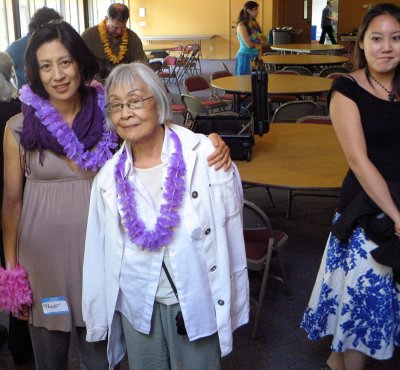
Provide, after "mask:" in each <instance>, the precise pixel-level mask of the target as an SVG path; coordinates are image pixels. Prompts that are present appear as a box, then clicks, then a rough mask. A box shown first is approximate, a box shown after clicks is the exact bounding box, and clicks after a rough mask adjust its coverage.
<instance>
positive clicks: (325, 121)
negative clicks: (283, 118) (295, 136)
mask: <svg viewBox="0 0 400 370" xmlns="http://www.w3.org/2000/svg"><path fill="white" fill-rule="evenodd" d="M297 123H314V124H318V125H331V124H332V121H331V117H329V116H304V117H301V118H299V119H298V120H297Z"/></svg>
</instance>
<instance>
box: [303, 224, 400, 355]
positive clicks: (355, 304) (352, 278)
mask: <svg viewBox="0 0 400 370" xmlns="http://www.w3.org/2000/svg"><path fill="white" fill-rule="evenodd" d="M375 248H377V245H376V244H375V243H373V242H372V241H370V240H368V238H367V237H366V236H365V234H364V231H363V230H362V229H361V228H360V227H357V228H356V229H355V230H354V231H353V234H352V235H351V237H350V238H349V244H347V243H341V242H340V241H339V240H338V239H337V238H336V237H334V236H333V235H332V234H330V235H329V239H328V242H327V245H326V248H325V253H324V256H323V257H322V262H321V266H320V269H319V272H318V276H317V279H316V282H315V285H314V289H313V292H312V294H311V298H310V302H309V304H308V306H307V308H306V311H305V313H304V317H303V320H302V322H301V327H302V328H303V329H305V330H306V331H307V333H308V338H309V339H313V340H314V339H319V338H322V337H324V336H327V335H333V340H332V350H333V351H335V352H344V351H347V350H350V349H354V350H357V351H360V352H362V353H365V354H366V355H368V356H371V357H374V358H376V359H380V360H384V359H388V358H391V357H392V354H393V347H394V346H399V345H400V285H398V284H395V282H394V281H393V274H392V269H391V268H390V267H387V266H384V265H381V264H379V263H377V262H375V260H374V259H373V258H372V256H371V253H370V252H371V251H372V250H373V249H375Z"/></svg>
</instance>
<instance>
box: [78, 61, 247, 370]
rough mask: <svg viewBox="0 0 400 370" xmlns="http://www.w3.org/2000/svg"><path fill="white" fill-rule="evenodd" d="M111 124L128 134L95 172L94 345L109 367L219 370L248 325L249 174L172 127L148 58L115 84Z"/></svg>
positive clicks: (91, 240) (111, 81)
mask: <svg viewBox="0 0 400 370" xmlns="http://www.w3.org/2000/svg"><path fill="white" fill-rule="evenodd" d="M105 88H106V93H107V106H106V108H107V112H108V114H107V119H108V121H109V123H110V124H111V125H112V126H113V127H115V130H116V131H117V133H118V135H119V136H120V137H121V138H122V139H124V143H123V145H122V147H121V149H120V150H119V151H118V152H117V153H116V154H115V155H114V157H113V158H112V159H111V160H109V161H108V162H107V163H106V164H105V166H104V167H103V168H102V170H101V171H100V172H99V173H98V175H97V176H96V178H95V181H94V184H93V188H92V195H91V201H90V210H89V219H88V226H87V236H86V247H85V258H84V271H83V316H84V320H85V322H86V326H87V340H88V341H98V340H102V339H105V338H107V337H108V340H109V344H108V357H109V362H110V366H111V367H112V366H114V365H115V364H117V363H118V362H119V361H120V360H121V359H122V357H123V355H124V353H125V351H126V350H127V353H128V361H129V367H130V369H135V370H136V369H152V370H155V369H202V370H203V369H219V356H220V355H222V356H224V355H227V354H228V353H229V352H230V351H231V350H232V332H233V331H234V330H235V329H236V328H237V327H239V326H241V325H243V324H245V323H247V321H248V314H249V288H248V276H247V266H246V256H245V249H244V241H243V233H242V213H241V211H242V200H243V199H242V191H241V182H240V177H239V173H238V171H237V169H236V167H235V166H234V165H233V166H232V167H231V169H230V170H228V171H214V170H213V169H212V168H209V167H208V165H207V160H206V158H207V156H208V155H209V154H210V153H211V152H212V151H213V146H212V144H211V142H210V141H209V140H208V139H207V138H206V137H205V136H203V135H199V134H194V133H192V132H191V131H189V130H187V129H185V128H183V127H180V126H176V125H173V124H171V123H169V119H170V117H171V110H170V104H169V98H168V95H167V93H166V91H165V88H164V87H163V85H162V83H161V82H160V80H159V79H158V77H157V76H156V75H155V74H154V72H153V71H152V70H151V69H150V68H149V67H147V66H146V65H144V64H140V63H132V64H129V65H120V66H117V67H116V68H115V69H114V70H113V71H112V73H111V74H110V76H109V77H108V79H107V82H106V85H105Z"/></svg>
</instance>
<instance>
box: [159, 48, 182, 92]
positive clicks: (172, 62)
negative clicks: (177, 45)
mask: <svg viewBox="0 0 400 370" xmlns="http://www.w3.org/2000/svg"><path fill="white" fill-rule="evenodd" d="M177 62H178V59H177V57H174V56H172V55H168V56H167V57H166V58H165V59H164V61H163V63H162V66H161V68H160V70H159V72H158V76H159V77H160V78H161V80H163V81H164V84H168V83H170V81H171V79H172V80H173V81H174V82H175V84H176V86H177V87H178V91H179V94H180V93H181V88H180V86H179V81H178V76H177V73H176V65H177Z"/></svg>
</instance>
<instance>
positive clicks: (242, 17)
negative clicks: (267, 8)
mask: <svg viewBox="0 0 400 370" xmlns="http://www.w3.org/2000/svg"><path fill="white" fill-rule="evenodd" d="M254 8H258V4H257V3H256V2H255V1H247V2H246V3H244V5H243V8H242V9H241V11H240V13H239V17H238V20H237V23H238V24H239V23H240V22H243V24H244V25H245V26H246V29H247V33H248V34H249V35H250V34H251V29H250V27H249V21H251V19H250V16H249V12H248V10H253V9H254ZM255 22H256V23H257V21H255ZM257 25H258V23H257ZM258 28H259V29H260V31H261V28H260V26H258Z"/></svg>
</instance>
